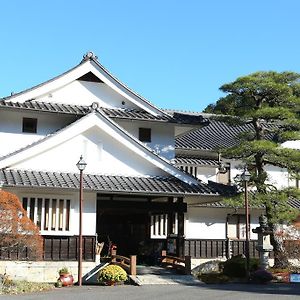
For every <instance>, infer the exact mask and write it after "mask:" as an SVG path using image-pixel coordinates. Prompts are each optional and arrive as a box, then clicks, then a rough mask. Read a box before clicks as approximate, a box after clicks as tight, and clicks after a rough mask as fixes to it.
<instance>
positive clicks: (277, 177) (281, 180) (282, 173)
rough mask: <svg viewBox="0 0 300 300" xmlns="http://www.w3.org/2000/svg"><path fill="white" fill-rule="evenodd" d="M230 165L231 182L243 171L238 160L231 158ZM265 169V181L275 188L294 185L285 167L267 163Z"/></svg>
mask: <svg viewBox="0 0 300 300" xmlns="http://www.w3.org/2000/svg"><path fill="white" fill-rule="evenodd" d="M230 165H231V170H230V176H231V182H234V179H235V177H236V176H237V175H238V174H241V173H242V172H243V170H242V169H241V168H242V167H243V164H242V163H241V162H240V161H234V160H232V161H231V164H230ZM265 169H266V171H267V173H268V180H267V182H268V183H269V184H271V185H274V186H275V187H276V188H278V189H281V188H284V187H290V186H295V182H294V181H293V180H290V179H289V175H288V172H287V169H285V168H280V167H276V166H272V165H267V166H266V167H265Z"/></svg>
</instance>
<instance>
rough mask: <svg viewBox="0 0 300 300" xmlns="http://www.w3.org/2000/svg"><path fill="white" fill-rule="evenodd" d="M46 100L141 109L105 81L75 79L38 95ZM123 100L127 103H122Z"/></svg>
mask: <svg viewBox="0 0 300 300" xmlns="http://www.w3.org/2000/svg"><path fill="white" fill-rule="evenodd" d="M35 100H37V101H44V102H54V103H64V104H75V105H87V106H89V105H91V104H92V103H93V102H98V103H99V105H100V107H107V108H129V109H133V108H135V109H139V107H138V106H136V105H134V104H133V103H131V102H129V101H128V100H127V99H126V98H125V97H124V96H122V95H120V94H118V93H117V92H115V91H114V90H113V89H111V88H110V87H109V86H107V85H106V84H105V83H99V82H88V81H79V80H75V81H73V82H71V83H69V84H67V85H65V86H63V87H61V88H59V89H57V90H55V91H52V92H51V93H48V94H46V95H42V96H40V97H37V98H36V99H35ZM122 101H124V102H125V104H124V105H123V104H122Z"/></svg>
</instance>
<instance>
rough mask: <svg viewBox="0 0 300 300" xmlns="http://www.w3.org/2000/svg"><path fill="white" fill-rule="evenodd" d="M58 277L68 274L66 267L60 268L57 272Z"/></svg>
mask: <svg viewBox="0 0 300 300" xmlns="http://www.w3.org/2000/svg"><path fill="white" fill-rule="evenodd" d="M58 273H59V275H61V274H69V273H70V271H69V269H68V268H67V267H62V268H61V269H60V270H59V271H58Z"/></svg>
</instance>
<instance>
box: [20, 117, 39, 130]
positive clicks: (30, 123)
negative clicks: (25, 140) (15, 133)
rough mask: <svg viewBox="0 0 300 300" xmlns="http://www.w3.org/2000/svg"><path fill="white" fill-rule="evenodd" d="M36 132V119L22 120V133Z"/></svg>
mask: <svg viewBox="0 0 300 300" xmlns="http://www.w3.org/2000/svg"><path fill="white" fill-rule="evenodd" d="M36 130H37V119H33V118H23V128H22V131H23V132H27V133H36Z"/></svg>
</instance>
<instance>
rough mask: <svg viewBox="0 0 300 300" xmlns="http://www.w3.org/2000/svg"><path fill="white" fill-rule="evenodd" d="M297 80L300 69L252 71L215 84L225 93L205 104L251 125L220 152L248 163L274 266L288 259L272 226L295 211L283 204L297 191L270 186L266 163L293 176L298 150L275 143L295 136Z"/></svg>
mask: <svg viewBox="0 0 300 300" xmlns="http://www.w3.org/2000/svg"><path fill="white" fill-rule="evenodd" d="M299 80H300V74H297V73H293V72H282V73H277V72H257V73H253V74H250V75H248V76H245V77H240V78H238V79H237V80H235V81H234V82H231V83H228V84H224V85H223V86H222V87H221V88H220V89H221V91H223V92H225V93H227V95H226V96H225V97H222V98H220V99H219V100H218V101H217V103H216V104H211V105H209V106H208V107H207V108H206V109H205V112H209V113H214V114H220V115H222V116H221V119H223V121H225V122H228V123H231V124H232V125H242V124H245V123H250V124H251V125H252V128H253V130H252V131H248V132H247V131H245V132H244V133H243V134H241V135H240V136H239V137H238V139H239V143H238V144H237V146H234V147H232V148H230V149H227V150H225V151H224V155H225V156H227V157H230V158H235V159H239V160H241V161H242V162H243V163H245V164H247V165H248V166H249V169H250V171H251V175H252V176H251V184H252V185H253V186H254V187H255V189H256V191H257V192H256V193H255V194H253V195H252V197H251V198H252V199H251V201H252V204H253V205H255V204H262V203H263V204H264V205H265V207H266V215H267V217H268V222H269V226H270V228H271V229H272V232H273V234H272V235H271V241H272V245H273V247H274V258H275V266H276V267H286V266H287V264H288V260H287V258H286V256H285V252H284V245H283V242H282V239H280V237H279V236H278V235H276V232H277V231H278V224H280V223H282V222H283V221H286V222H287V221H291V220H293V219H294V218H295V216H296V213H299V212H297V211H295V210H293V209H292V208H291V207H290V206H289V205H288V199H289V197H291V196H292V195H294V196H295V195H297V191H296V190H292V189H283V190H277V189H276V187H275V186H272V185H271V184H270V181H268V175H267V172H266V166H267V165H274V166H279V167H283V168H286V169H287V170H288V171H289V172H290V174H291V176H294V177H298V176H299V170H300V151H298V150H293V149H287V148H283V147H281V144H282V143H283V142H284V141H287V140H297V139H300V132H299V129H300V120H299V111H300V109H299V107H300V106H299V104H300V83H299ZM233 116H234V117H233Z"/></svg>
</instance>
